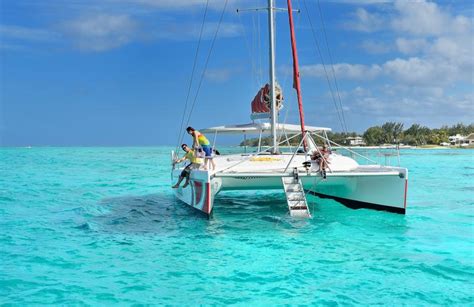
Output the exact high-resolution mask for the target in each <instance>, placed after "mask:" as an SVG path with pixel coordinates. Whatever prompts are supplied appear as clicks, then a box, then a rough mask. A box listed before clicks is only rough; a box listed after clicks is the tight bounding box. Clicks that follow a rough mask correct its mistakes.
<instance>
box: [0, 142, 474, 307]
mask: <svg viewBox="0 0 474 307" xmlns="http://www.w3.org/2000/svg"><path fill="white" fill-rule="evenodd" d="M170 150H171V148H169V147H154V148H153V147H149V148H146V147H145V148H46V147H45V148H0V304H3V303H7V304H8V303H13V304H16V305H25V304H28V305H31V304H55V305H71V304H79V305H81V304H91V305H111V304H115V303H121V304H125V305H128V304H171V305H182V304H185V305H190V304H192V305H195V304H240V305H249V304H251V305H268V304H327V305H348V304H349V305H366V304H385V305H431V304H442V305H466V306H468V305H470V306H472V305H473V304H474V300H473V293H474V224H473V221H474V219H473V217H474V210H473V209H474V150H468V149H466V150H462V149H459V150H449V149H447V150H403V151H402V152H401V157H400V161H401V165H402V166H405V167H408V168H409V171H410V173H409V179H410V181H409V187H408V209H407V214H406V215H405V216H404V215H398V214H393V213H387V212H380V211H371V210H366V209H360V210H352V209H348V208H346V207H344V206H343V205H340V204H339V203H337V202H335V201H332V200H327V199H319V198H312V201H311V209H312V213H313V216H314V218H313V219H311V220H293V219H291V218H290V217H289V216H288V213H287V205H286V202H285V198H284V194H283V193H282V192H279V191H274V192H239V193H236V192H226V193H222V194H220V195H219V196H218V198H217V199H216V201H215V204H214V208H215V209H214V215H213V218H212V219H210V220H208V219H206V218H203V216H201V215H200V214H197V213H196V211H194V209H192V208H188V207H187V206H186V205H184V204H183V203H181V202H180V201H178V200H176V199H175V198H174V196H173V194H172V191H171V188H170V185H171V183H170V175H169V171H170ZM221 151H223V152H225V151H226V150H225V149H224V150H221ZM372 155H374V156H377V157H379V156H378V155H376V153H375V152H373V153H372ZM392 158H393V157H392Z"/></svg>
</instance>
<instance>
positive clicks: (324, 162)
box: [311, 145, 331, 179]
mask: <svg viewBox="0 0 474 307" xmlns="http://www.w3.org/2000/svg"><path fill="white" fill-rule="evenodd" d="M330 154H331V151H330V150H329V149H328V147H327V146H326V145H323V148H322V149H321V150H316V151H314V152H313V154H312V155H311V160H314V161H316V162H317V163H318V165H319V171H320V172H321V174H322V175H323V178H324V179H326V168H327V167H328V163H329V162H328V159H329V155H330Z"/></svg>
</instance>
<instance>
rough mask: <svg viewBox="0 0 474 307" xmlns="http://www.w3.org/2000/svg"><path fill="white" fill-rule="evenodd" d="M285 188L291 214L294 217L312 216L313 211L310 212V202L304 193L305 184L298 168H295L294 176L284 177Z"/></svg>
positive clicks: (282, 179)
mask: <svg viewBox="0 0 474 307" xmlns="http://www.w3.org/2000/svg"><path fill="white" fill-rule="evenodd" d="M281 181H282V183H283V189H284V190H285V194H286V201H287V203H288V209H290V215H291V216H293V217H306V218H310V217H311V213H310V212H309V207H308V203H307V201H306V195H305V193H304V189H303V184H302V183H301V179H299V176H298V170H297V169H296V168H295V169H294V171H293V176H291V177H290V176H289V177H282V178H281Z"/></svg>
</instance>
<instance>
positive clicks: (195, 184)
mask: <svg viewBox="0 0 474 307" xmlns="http://www.w3.org/2000/svg"><path fill="white" fill-rule="evenodd" d="M182 170H183V168H182V167H181V168H175V169H173V170H172V171H171V184H174V183H176V182H177V181H178V179H179V176H180V174H181V172H182ZM183 185H184V180H183V183H181V186H180V187H179V188H177V189H173V191H174V194H175V196H176V197H177V198H178V199H179V200H181V201H182V202H184V203H186V204H187V205H188V206H191V207H193V208H195V209H197V210H199V211H201V212H202V213H204V214H206V215H207V216H209V215H211V213H212V209H213V206H214V198H215V195H216V194H217V193H218V192H219V190H220V186H221V185H220V180H218V179H213V178H212V172H211V171H207V170H192V171H191V174H190V179H189V185H188V186H187V187H185V188H183Z"/></svg>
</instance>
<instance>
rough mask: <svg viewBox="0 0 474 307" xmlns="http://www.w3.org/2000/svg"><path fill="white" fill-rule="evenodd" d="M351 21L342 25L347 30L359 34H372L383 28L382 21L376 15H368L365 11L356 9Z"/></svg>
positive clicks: (380, 17)
mask: <svg viewBox="0 0 474 307" xmlns="http://www.w3.org/2000/svg"><path fill="white" fill-rule="evenodd" d="M352 18H353V20H351V21H347V22H345V23H344V27H345V28H347V29H349V30H355V31H361V32H374V31H377V30H380V29H381V28H382V27H383V26H384V19H383V18H382V16H380V15H379V14H376V13H369V12H368V11H367V10H366V9H363V8H358V9H357V10H356V11H355V12H354V13H353V14H352Z"/></svg>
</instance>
